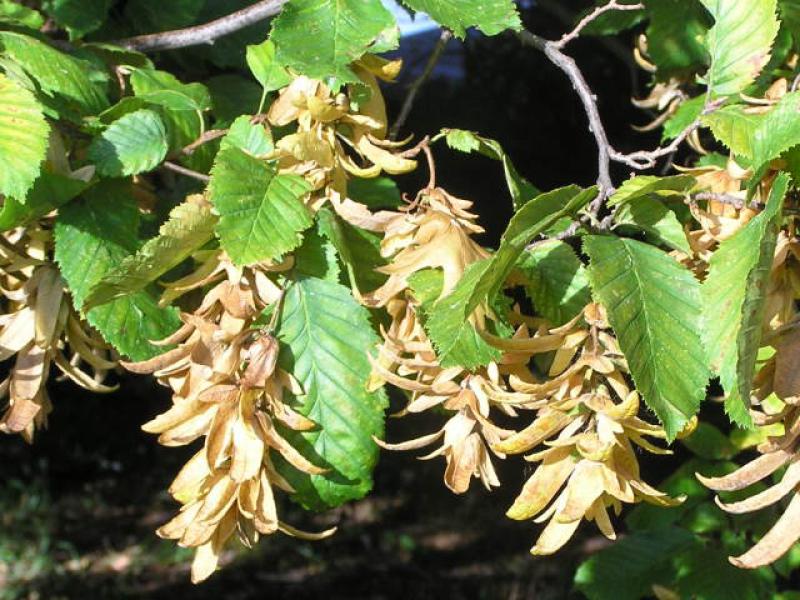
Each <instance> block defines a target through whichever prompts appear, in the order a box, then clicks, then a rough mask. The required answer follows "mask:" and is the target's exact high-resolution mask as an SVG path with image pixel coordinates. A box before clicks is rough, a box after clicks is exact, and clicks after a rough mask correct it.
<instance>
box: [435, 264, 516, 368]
mask: <svg viewBox="0 0 800 600" xmlns="http://www.w3.org/2000/svg"><path fill="white" fill-rule="evenodd" d="M491 265H492V261H491V259H485V260H482V261H480V262H477V263H474V264H471V265H470V266H469V267H467V269H466V271H464V275H463V276H462V277H461V281H460V282H459V283H458V285H457V286H456V288H455V289H454V290H453V291H452V292H451V293H450V294H449V295H448V296H446V297H445V298H442V299H441V300H439V301H438V302H437V303H436V304H434V305H433V307H432V309H431V310H429V311H428V312H427V313H426V316H427V317H428V318H427V319H426V320H425V330H426V331H427V333H428V337H429V338H430V339H431V341H432V342H433V344H434V346H435V348H436V356H437V357H438V358H439V362H440V364H441V366H442V367H443V368H448V367H453V366H462V367H464V368H465V369H475V368H477V367H480V366H483V365H487V364H489V363H490V362H492V361H497V360H500V358H501V357H502V355H503V353H502V352H501V351H500V350H498V349H497V348H494V347H493V346H490V345H489V344H487V343H486V341H485V340H484V339H483V338H482V337H481V335H480V334H479V333H478V332H477V331H476V330H475V327H474V326H473V325H472V323H471V322H470V321H469V320H468V319H467V317H469V315H471V314H472V309H470V310H469V311H468V312H467V311H466V310H465V309H464V307H465V306H469V304H470V301H471V299H472V298H471V297H472V294H473V291H474V290H475V289H476V288H477V287H478V286H480V282H481V279H483V278H484V277H486V276H487V272H488V271H489V268H490V267H491Z"/></svg>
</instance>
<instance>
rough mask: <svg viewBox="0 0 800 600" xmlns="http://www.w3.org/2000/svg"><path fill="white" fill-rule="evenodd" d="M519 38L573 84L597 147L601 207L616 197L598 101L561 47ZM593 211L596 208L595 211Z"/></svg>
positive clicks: (531, 36)
mask: <svg viewBox="0 0 800 600" xmlns="http://www.w3.org/2000/svg"><path fill="white" fill-rule="evenodd" d="M518 35H519V38H520V40H521V41H522V42H523V43H524V44H528V45H530V46H533V47H534V48H536V49H538V50H540V51H541V52H543V53H544V55H545V56H546V57H547V58H548V59H549V60H550V62H552V63H553V64H554V65H555V66H557V67H558V68H559V69H561V70H562V71H563V72H564V73H565V74H566V75H567V77H569V80H570V81H571V82H572V87H573V88H575V91H576V92H577V94H578V97H579V98H580V100H581V103H582V104H583V110H584V112H586V116H587V117H588V118H589V129H590V130H591V132H592V135H593V136H594V139H595V142H596V143H597V167H598V175H597V185H598V186H599V187H600V193H599V195H598V198H599V199H600V200H598V203H599V205H598V206H597V208H598V209H599V208H600V205H602V203H603V202H604V201H605V199H606V198H608V196H610V195H611V194H613V193H614V191H615V190H614V184H613V183H612V181H611V155H612V152H614V149H613V148H612V147H611V144H610V143H609V141H608V135H607V134H606V130H605V127H603V120H602V119H601V118H600V111H599V110H598V108H597V97H596V96H595V95H594V94H593V93H592V90H591V88H589V84H588V83H587V82H586V79H585V78H584V76H583V73H582V72H581V70H580V69H579V68H578V65H577V63H576V62H575V61H574V60H573V59H572V57H570V56H567V55H566V54H564V53H563V52H562V51H561V49H560V48H559V47H558V45H557V43H556V42H551V41H548V40H545V39H544V38H542V37H539V36H538V35H536V34H534V33H531V32H530V31H525V30H523V31H520V32H519V34H518ZM593 208H594V207H593Z"/></svg>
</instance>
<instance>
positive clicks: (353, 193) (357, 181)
mask: <svg viewBox="0 0 800 600" xmlns="http://www.w3.org/2000/svg"><path fill="white" fill-rule="evenodd" d="M347 196H348V197H349V198H350V199H351V200H354V201H356V202H358V203H360V204H363V205H364V206H367V207H368V208H370V209H372V210H375V209H381V208H397V207H398V206H401V205H402V204H403V199H402V197H401V196H400V189H399V188H398V187H397V184H396V183H395V182H394V180H393V179H390V178H389V177H374V178H372V179H361V178H360V177H355V178H353V179H351V180H350V181H348V182H347Z"/></svg>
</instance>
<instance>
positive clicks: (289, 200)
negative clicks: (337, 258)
mask: <svg viewBox="0 0 800 600" xmlns="http://www.w3.org/2000/svg"><path fill="white" fill-rule="evenodd" d="M209 190H210V196H211V202H212V203H213V204H214V208H216V210H217V212H218V213H219V215H220V221H219V224H218V225H217V236H218V237H219V239H220V243H221V244H222V247H223V248H224V249H225V251H226V252H227V253H228V256H230V258H231V260H232V261H233V262H234V263H235V264H236V265H240V266H241V265H251V264H254V263H257V262H262V261H267V260H275V259H277V258H280V257H281V256H282V255H283V254H285V253H286V252H289V251H291V250H294V249H295V248H297V247H298V246H299V245H300V243H301V241H302V235H301V232H303V231H304V230H306V229H308V228H309V227H311V225H312V224H313V221H312V220H311V216H310V215H309V212H308V209H306V207H305V206H304V205H303V203H302V201H301V198H302V197H303V196H304V195H305V194H307V193H308V192H309V190H310V186H309V184H308V183H306V181H305V180H304V179H303V178H301V177H298V176H297V175H279V174H278V173H277V169H276V167H275V165H273V164H271V163H267V162H265V161H263V160H259V159H257V158H255V157H253V156H250V155H249V154H247V153H246V152H244V151H243V150H240V149H239V148H236V147H233V146H231V147H228V148H225V149H223V150H220V152H219V154H218V155H217V160H216V162H215V163H214V169H213V171H212V172H211V183H210V184H209Z"/></svg>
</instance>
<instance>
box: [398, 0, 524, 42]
mask: <svg viewBox="0 0 800 600" xmlns="http://www.w3.org/2000/svg"><path fill="white" fill-rule="evenodd" d="M403 3H404V4H405V5H406V6H408V7H409V8H412V9H414V10H417V11H420V12H424V13H427V14H428V15H430V17H431V18H432V19H433V20H434V21H436V22H437V23H439V24H440V25H442V26H444V27H447V28H448V29H450V30H451V31H452V32H453V33H454V34H455V35H456V36H457V37H460V38H463V37H464V35H465V34H466V30H467V29H468V28H469V27H477V28H478V29H480V30H481V31H482V32H483V33H485V34H486V35H496V34H498V33H501V32H503V31H505V30H506V29H513V30H515V31H519V30H520V29H522V22H521V21H520V19H519V14H518V13H517V7H516V6H515V4H514V2H513V1H512V0H485V1H482V2H475V1H474V0H403Z"/></svg>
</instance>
